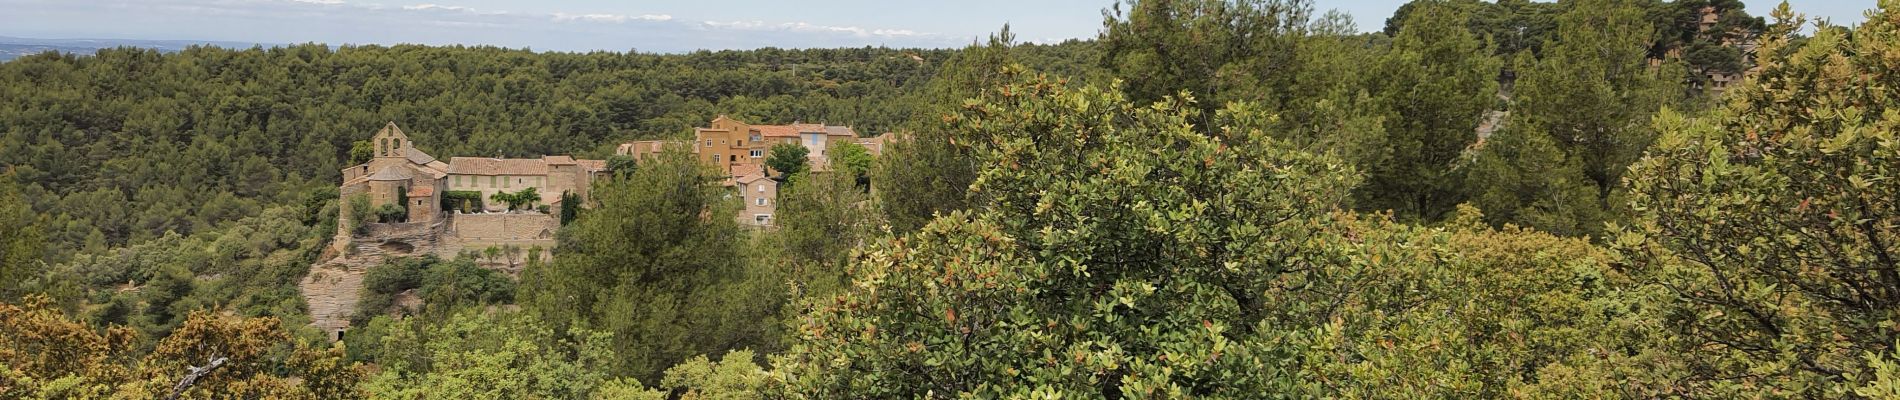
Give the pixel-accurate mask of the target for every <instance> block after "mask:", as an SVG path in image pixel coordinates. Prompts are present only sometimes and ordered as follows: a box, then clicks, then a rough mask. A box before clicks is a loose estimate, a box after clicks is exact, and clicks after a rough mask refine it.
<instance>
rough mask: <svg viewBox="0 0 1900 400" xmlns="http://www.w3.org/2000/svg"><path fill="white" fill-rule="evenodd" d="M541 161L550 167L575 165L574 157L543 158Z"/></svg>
mask: <svg viewBox="0 0 1900 400" xmlns="http://www.w3.org/2000/svg"><path fill="white" fill-rule="evenodd" d="M541 161H544V162H547V163H548V165H574V157H568V156H541Z"/></svg>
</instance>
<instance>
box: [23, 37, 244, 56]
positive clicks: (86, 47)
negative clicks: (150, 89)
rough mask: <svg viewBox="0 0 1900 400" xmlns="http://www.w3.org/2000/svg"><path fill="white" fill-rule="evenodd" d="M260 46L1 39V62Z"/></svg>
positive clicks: (234, 43) (108, 40)
mask: <svg viewBox="0 0 1900 400" xmlns="http://www.w3.org/2000/svg"><path fill="white" fill-rule="evenodd" d="M259 44H260V43H246V42H220V41H210V40H135V39H33V38H18V37H7V36H0V62H5V61H7V60H12V59H15V58H20V57H24V56H28V55H33V54H39V53H44V52H48V51H59V52H67V53H77V54H92V53H93V52H94V51H97V50H99V49H106V48H113V47H141V48H148V49H154V50H158V51H163V52H167V53H169V52H174V51H179V50H184V49H185V48H186V47H191V46H193V45H211V46H218V47H228V48H239V49H242V48H249V47H251V46H256V45H259Z"/></svg>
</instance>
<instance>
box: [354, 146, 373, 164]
mask: <svg viewBox="0 0 1900 400" xmlns="http://www.w3.org/2000/svg"><path fill="white" fill-rule="evenodd" d="M375 157H376V144H375V143H373V142H370V141H368V140H358V141H356V142H355V143H350V165H356V164H362V163H366V162H369V159H371V158H375Z"/></svg>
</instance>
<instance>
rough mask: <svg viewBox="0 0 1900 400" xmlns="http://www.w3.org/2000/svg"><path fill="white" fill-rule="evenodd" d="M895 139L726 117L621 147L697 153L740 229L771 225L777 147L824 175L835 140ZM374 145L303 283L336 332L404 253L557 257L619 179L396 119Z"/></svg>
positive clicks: (636, 152)
mask: <svg viewBox="0 0 1900 400" xmlns="http://www.w3.org/2000/svg"><path fill="white" fill-rule="evenodd" d="M891 136H892V135H891V134H890V133H885V134H883V135H880V136H876V137H860V136H859V134H858V132H857V131H856V130H854V129H852V128H851V127H849V126H837V125H825V124H806V123H793V124H790V125H752V124H747V123H745V122H741V121H739V120H736V119H732V118H730V117H727V116H723V115H721V116H719V117H718V118H715V119H713V120H712V122H711V123H710V126H709V127H700V128H694V139H693V140H691V141H687V140H647V141H633V142H626V143H622V144H620V145H618V146H616V148H615V153H616V156H618V157H626V158H628V159H631V160H634V161H635V162H638V161H640V160H645V159H650V158H652V157H653V156H655V155H656V154H658V153H660V152H662V151H665V150H667V149H669V148H673V149H683V150H686V151H690V152H692V153H693V154H695V155H696V157H695V158H696V159H698V160H701V161H702V162H704V163H705V164H706V165H708V166H711V167H713V168H714V169H715V170H716V171H718V172H719V173H720V174H721V175H722V176H724V177H725V179H724V180H723V184H724V186H726V187H728V188H730V189H731V190H732V194H733V195H735V196H738V197H739V199H740V200H741V201H742V202H743V203H744V205H745V209H744V210H743V212H741V213H739V214H738V222H739V224H740V225H742V226H749V227H754V228H759V229H768V228H770V227H771V226H772V223H773V215H775V213H776V211H777V209H778V187H779V181H778V179H779V178H781V177H778V176H777V175H779V174H775V171H772V170H771V168H770V167H767V166H766V164H765V159H766V155H767V153H768V152H769V151H771V148H772V147H773V146H776V145H781V144H792V145H798V146H802V147H803V148H804V149H806V151H807V152H808V153H807V154H808V156H807V162H808V164H809V166H808V168H809V170H811V171H817V172H824V171H828V170H829V165H830V161H829V158H827V155H828V154H827V152H828V151H830V149H831V147H832V145H834V144H837V143H852V144H856V145H860V146H863V147H864V148H865V150H866V151H867V152H868V153H870V154H871V155H872V156H876V155H878V154H881V153H882V151H883V148H884V145H885V143H886V142H887V141H889V140H890V138H891ZM370 144H371V146H372V152H373V153H372V154H373V156H372V157H371V158H370V159H369V161H367V162H364V163H362V164H359V165H355V166H351V167H349V168H345V169H343V170H342V171H341V172H342V174H341V175H342V182H341V183H340V184H339V185H338V187H337V192H338V194H339V197H340V199H339V200H340V202H341V204H342V205H343V206H342V207H340V208H339V210H338V215H337V224H336V226H337V230H336V235H335V238H334V240H332V242H331V245H330V247H329V248H328V249H326V251H325V253H324V256H322V257H319V261H318V262H317V263H316V264H314V265H312V266H311V268H310V272H309V274H308V275H306V276H305V277H304V280H303V283H302V284H301V285H300V286H301V289H302V292H303V294H304V298H305V300H306V301H308V302H309V304H310V313H311V317H312V323H313V325H316V326H317V327H318V328H320V329H323V330H325V331H327V332H330V333H331V335H332V336H333V337H337V336H339V335H340V333H341V332H342V331H343V330H344V329H346V328H348V326H349V317H350V315H351V314H353V313H355V312H356V311H357V309H356V303H357V301H358V300H359V297H360V294H359V292H360V291H361V290H362V288H363V277H364V275H365V273H367V272H368V270H369V268H370V267H372V266H376V265H381V264H383V263H385V262H387V261H389V260H391V259H393V258H399V257H411V256H425V255H433V256H436V257H441V258H455V257H457V256H461V255H464V254H481V253H484V252H499V253H504V254H502V256H503V257H505V259H506V260H507V261H506V262H501V261H496V260H492V259H491V260H487V262H485V263H483V265H484V266H485V267H488V268H491V269H498V270H501V271H503V272H507V273H509V274H510V275H511V276H518V275H519V273H520V270H519V268H520V265H521V264H520V263H518V262H516V261H517V260H518V259H520V258H522V257H527V258H535V259H541V260H545V259H547V258H548V257H551V254H552V251H553V250H554V247H555V239H554V234H555V232H556V231H558V230H559V229H560V226H561V223H562V221H561V218H562V217H561V216H562V215H563V214H564V213H565V212H566V211H569V210H566V208H568V207H585V204H588V203H587V202H588V199H589V193H590V190H591V188H592V186H593V185H594V183H595V182H597V181H600V180H602V179H606V178H607V177H608V176H610V174H612V170H611V169H610V168H609V163H608V161H607V160H588V159H577V158H574V157H572V156H567V155H548V156H542V157H540V158H491V157H451V158H449V159H448V161H447V162H444V161H442V160H440V159H437V158H435V157H434V156H432V155H430V154H428V153H426V152H423V151H422V150H419V149H417V148H416V147H415V142H414V141H413V140H411V139H410V138H409V136H408V135H407V134H406V133H404V132H403V130H402V128H401V127H399V126H398V125H397V124H396V123H395V122H390V123H388V124H387V125H384V126H383V127H382V129H380V130H378V131H376V133H375V134H374V135H372V136H371V137H370ZM416 301H418V300H415V299H413V298H410V299H407V302H409V303H414V302H416Z"/></svg>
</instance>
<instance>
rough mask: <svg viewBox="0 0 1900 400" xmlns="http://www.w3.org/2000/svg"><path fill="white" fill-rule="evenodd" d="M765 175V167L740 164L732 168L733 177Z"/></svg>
mask: <svg viewBox="0 0 1900 400" xmlns="http://www.w3.org/2000/svg"><path fill="white" fill-rule="evenodd" d="M764 173H765V166H764V165H748V164H740V165H734V166H732V176H746V175H752V174H764Z"/></svg>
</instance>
